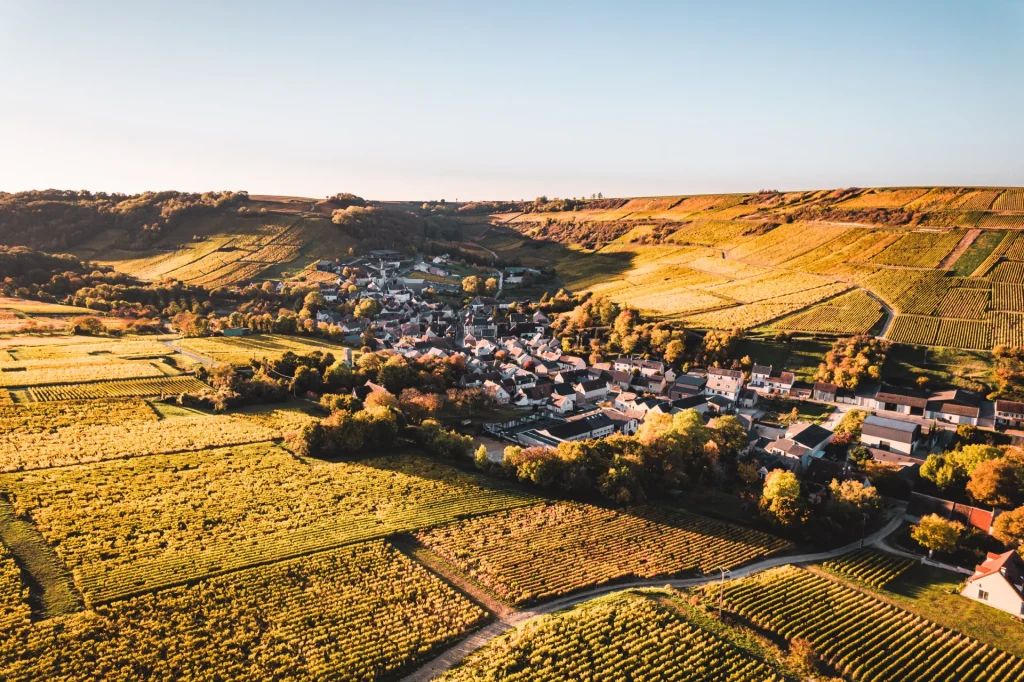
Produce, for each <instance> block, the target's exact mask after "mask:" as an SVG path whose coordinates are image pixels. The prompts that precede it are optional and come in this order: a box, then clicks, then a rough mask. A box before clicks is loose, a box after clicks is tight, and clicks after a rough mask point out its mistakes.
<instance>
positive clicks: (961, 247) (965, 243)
mask: <svg viewBox="0 0 1024 682" xmlns="http://www.w3.org/2000/svg"><path fill="white" fill-rule="evenodd" d="M979 234H981V230H979V229H978V228H974V229H972V230H967V234H965V235H964V238H963V239H961V240H960V243H959V244H957V245H956V246H955V247H954V248H953V250H952V251H950V252H949V253H947V254H946V257H945V258H943V259H942V260H941V261H939V264H938V265H937V266H935V267H936V269H938V270H949V269H950V268H951V267H953V264H955V263H956V262H957V260H959V259H960V256H962V255H963V253H964V251H966V250H967V249H969V248H971V244H973V243H974V240H975V239H977V238H978V235H979Z"/></svg>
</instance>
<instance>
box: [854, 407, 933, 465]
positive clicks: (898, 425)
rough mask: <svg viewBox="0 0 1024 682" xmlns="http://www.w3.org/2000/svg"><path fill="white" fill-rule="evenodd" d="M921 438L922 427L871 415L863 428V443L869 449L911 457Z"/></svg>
mask: <svg viewBox="0 0 1024 682" xmlns="http://www.w3.org/2000/svg"><path fill="white" fill-rule="evenodd" d="M920 438H921V425H920V424H914V423H912V422H905V421H900V420H898V419H889V418H887V417H879V416H877V415H870V416H869V417H867V418H866V419H865V420H864V425H863V426H862V428H861V437H860V440H861V443H863V444H864V445H866V446H868V447H869V448H877V449H879V450H891V451H893V452H899V453H902V454H904V455H911V454H913V452H914V449H915V448H916V447H917V444H918V441H919V439H920Z"/></svg>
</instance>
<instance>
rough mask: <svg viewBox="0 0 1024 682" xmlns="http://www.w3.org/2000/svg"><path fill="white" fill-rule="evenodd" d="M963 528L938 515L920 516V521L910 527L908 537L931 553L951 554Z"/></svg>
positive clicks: (929, 554)
mask: <svg viewBox="0 0 1024 682" xmlns="http://www.w3.org/2000/svg"><path fill="white" fill-rule="evenodd" d="M963 532H964V527H963V525H961V524H960V523H957V522H956V521H947V520H946V519H944V518H942V517H941V516H939V515H938V514H928V515H927V516H922V517H921V521H920V522H919V523H918V524H917V525H916V526H912V527H911V531H910V536H911V537H912V538H914V540H916V541H917V544H919V545H921V546H922V547H924V548H925V549H927V550H928V556H931V555H932V553H933V552H947V553H948V552H952V551H953V550H955V549H956V546H957V543H958V542H959V541H960V534H961V533H963Z"/></svg>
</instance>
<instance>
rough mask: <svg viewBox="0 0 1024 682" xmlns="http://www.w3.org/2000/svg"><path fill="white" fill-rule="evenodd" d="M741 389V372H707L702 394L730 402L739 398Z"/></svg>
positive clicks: (733, 370)
mask: <svg viewBox="0 0 1024 682" xmlns="http://www.w3.org/2000/svg"><path fill="white" fill-rule="evenodd" d="M742 388H743V372H740V371H739V370H735V369H718V368H712V369H709V370H708V382H707V385H706V386H705V387H704V393H706V394H707V395H711V396H721V397H723V398H725V399H727V400H730V401H732V402H736V401H737V400H739V397H740V390H741V389H742Z"/></svg>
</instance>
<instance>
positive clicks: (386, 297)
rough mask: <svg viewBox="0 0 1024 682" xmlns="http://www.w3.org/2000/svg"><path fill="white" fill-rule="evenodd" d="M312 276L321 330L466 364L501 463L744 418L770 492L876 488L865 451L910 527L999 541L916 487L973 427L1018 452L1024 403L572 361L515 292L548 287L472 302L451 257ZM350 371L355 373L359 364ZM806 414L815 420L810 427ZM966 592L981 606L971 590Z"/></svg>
mask: <svg viewBox="0 0 1024 682" xmlns="http://www.w3.org/2000/svg"><path fill="white" fill-rule="evenodd" d="M315 268H316V270H317V271H318V272H322V273H330V274H335V275H337V278H336V280H334V281H326V282H321V284H320V287H321V294H322V295H323V298H324V301H325V302H326V303H327V304H328V306H326V307H325V309H324V310H321V311H320V312H318V313H317V317H316V319H317V321H318V323H320V324H324V325H337V326H338V327H340V328H341V329H342V330H343V333H344V340H345V341H346V342H349V343H351V344H357V345H362V346H367V345H370V344H372V347H373V348H374V349H376V350H385V349H389V350H392V351H394V352H396V353H399V354H401V355H403V356H405V357H406V358H408V359H416V358H418V357H420V356H422V355H433V356H436V357H439V358H447V357H450V356H452V355H460V356H461V357H462V358H463V359H464V361H465V365H466V373H465V376H464V379H463V382H464V385H465V387H466V388H480V389H482V390H483V392H484V393H485V394H486V395H487V396H488V397H489V398H490V400H491V401H492V403H493V404H494V405H495V406H497V407H498V408H501V410H502V411H501V414H503V415H504V416H505V418H503V419H502V420H501V421H497V422H487V423H484V424H482V431H481V432H480V433H479V434H478V436H479V438H480V440H481V441H482V442H484V443H485V444H486V445H487V448H488V456H489V457H490V458H491V459H492V460H493V461H495V462H500V461H501V460H502V458H503V451H504V448H505V447H507V446H508V445H516V446H520V447H524V448H525V447H543V448H557V447H558V446H559V444H561V443H564V442H568V441H583V440H589V439H601V438H605V437H608V436H611V435H613V434H617V433H618V434H624V435H632V434H635V433H636V432H637V430H638V429H639V428H640V426H641V425H642V424H643V423H644V421H645V419H647V418H648V417H650V415H657V414H667V415H674V414H677V413H679V412H682V411H685V410H693V411H694V412H696V413H697V414H699V415H701V418H702V419H703V420H704V421H705V422H706V423H708V424H709V425H712V426H713V425H714V423H715V420H716V419H718V418H719V417H721V416H726V415H729V416H733V417H735V418H736V419H737V420H739V422H740V423H741V424H742V425H743V428H744V429H745V430H746V432H747V435H748V446H747V448H746V449H745V450H744V451H743V453H742V457H743V458H744V460H745V461H748V462H750V463H753V464H755V465H756V467H757V472H758V475H759V476H760V477H761V479H762V480H764V479H765V478H766V477H767V476H768V474H769V473H770V472H772V471H774V470H777V469H784V470H787V471H790V472H793V473H794V474H796V475H797V476H798V477H800V479H801V480H804V481H806V482H808V483H809V484H811V487H812V488H813V487H814V486H815V485H817V487H818V489H819V490H820V491H821V494H822V495H827V488H828V484H829V482H831V481H833V480H838V481H843V480H857V481H859V482H861V483H862V484H864V485H865V486H871V485H872V482H871V480H870V477H869V476H867V475H866V474H865V473H864V470H863V468H862V467H857V466H855V465H854V464H853V462H852V461H851V459H850V450H851V449H852V446H853V445H859V446H861V447H862V452H863V449H866V451H867V453H869V455H870V458H871V460H872V461H873V462H875V463H877V464H880V465H884V467H885V468H886V470H887V471H893V472H898V473H899V474H900V475H902V476H903V479H904V480H905V481H907V482H908V486H909V487H910V488H912V489H911V490H910V491H909V496H908V498H909V499H907V500H906V504H905V519H906V520H907V521H908V522H917V521H918V520H919V519H920V518H921V517H922V516H924V515H928V514H939V515H940V516H942V517H943V518H945V519H948V520H950V521H956V522H959V523H962V524H964V525H965V526H968V527H972V528H976V529H978V530H979V531H981V532H983V533H991V531H992V528H993V524H994V522H995V520H996V518H998V516H999V514H1000V513H1001V512H1002V511H1003V510H1001V509H998V508H992V507H988V508H984V507H979V506H975V505H972V504H970V503H968V502H967V501H965V500H961V499H947V498H946V497H944V496H943V495H942V494H941V493H940V492H939V491H938V490H937V489H935V487H934V486H927V485H925V486H923V487H922V486H920V485H916V486H915V485H914V484H913V483H912V482H918V483H920V482H921V481H922V479H921V478H920V477H919V476H918V475H917V474H918V471H919V469H920V467H921V466H922V465H923V464H924V463H925V461H926V458H927V457H928V455H929V454H941V453H943V452H944V451H946V450H948V449H950V447H951V444H952V443H953V442H954V441H955V440H956V439H957V437H958V433H959V434H963V433H965V431H964V429H966V433H975V432H979V431H994V432H998V433H999V435H1000V436H1002V437H1003V438H1004V439H1005V440H1006V442H1009V438H1010V437H1011V436H1010V434H1014V433H1018V432H1016V429H1018V428H1020V427H1021V426H1022V424H1024V403H1018V402H1011V401H1006V400H996V401H989V400H986V399H984V398H983V397H982V396H981V395H979V394H976V393H972V392H970V391H965V390H963V389H958V388H949V389H942V388H938V389H926V388H918V387H915V388H906V387H899V386H894V385H889V384H887V383H885V382H884V381H882V382H879V383H875V384H870V383H869V384H864V385H861V386H860V387H858V389H857V390H849V389H844V388H841V387H839V386H837V385H835V384H831V383H824V382H817V383H813V384H812V383H804V382H800V381H797V380H796V376H795V374H794V373H793V372H791V371H787V370H786V369H785V368H778V367H773V366H771V365H760V364H757V363H756V358H755V359H754V363H753V364H752V366H751V367H750V368H749V369H748V370H742V369H732V368H729V369H726V368H718V367H706V368H700V367H689V368H687V371H686V372H683V371H681V370H680V369H678V368H677V367H673V366H672V365H671V364H670V363H667V362H665V361H664V360H662V359H658V358H653V357H631V356H619V357H616V358H615V359H610V360H608V361H604V362H588V360H586V359H585V358H583V357H581V356H579V355H573V354H571V353H568V352H565V350H564V349H563V346H562V344H561V343H560V342H559V340H558V339H557V338H556V337H555V335H554V334H553V333H552V329H551V323H552V319H551V318H550V317H549V315H547V314H545V313H544V312H542V311H541V310H539V309H536V310H533V312H525V311H526V310H528V309H530V308H532V307H533V306H531V305H530V301H529V300H528V299H527V300H519V301H517V300H516V298H515V296H514V293H515V289H516V288H517V287H519V286H521V285H522V284H523V282H524V279H526V281H527V282H528V281H529V279H530V278H532V277H537V276H539V275H540V274H541V273H540V272H538V271H536V270H532V269H529V268H508V269H506V270H504V271H500V270H499V271H495V272H493V273H487V274H493V280H492V281H491V290H490V292H485V291H484V286H483V278H482V277H481V286H480V287H479V289H478V290H479V291H480V294H481V295H470V291H468V290H466V289H464V287H463V285H462V280H460V279H459V277H460V276H462V275H465V274H466V272H467V270H466V269H462V270H461V271H460V270H459V269H458V266H457V265H456V264H455V263H453V262H451V259H450V258H449V257H448V256H447V255H443V256H435V257H423V256H417V257H409V256H408V255H405V254H400V253H398V252H395V251H387V250H380V251H371V252H369V253H368V254H367V255H366V256H364V257H359V258H354V259H350V260H349V261H348V262H345V263H340V262H336V261H326V260H322V261H319V262H317V263H316V264H315ZM469 272H472V271H471V270H470V271H469ZM485 293H490V294H492V295H482V294H485ZM432 294H440V295H442V296H443V297H445V298H446V299H447V302H445V301H442V300H439V297H438V296H435V295H432ZM463 297H464V298H463ZM346 298H350V299H353V300H355V299H358V300H359V301H365V300H372V301H374V302H375V304H376V310H375V311H373V312H372V314H365V315H361V316H358V317H357V316H355V315H347V316H342V315H339V314H338V313H336V312H332V311H330V309H329V307H330V304H333V303H336V302H337V301H339V300H345V299H346ZM428 299H432V300H428ZM346 359H347V360H348V361H350V362H351V359H352V358H351V355H350V354H346ZM376 390H383V389H382V388H381V387H379V386H375V385H374V386H368V387H365V388H361V389H359V390H358V391H357V393H362V394H364V395H361V396H360V397H365V394H366V393H369V392H371V391H376ZM780 406H781V407H780ZM805 411H807V412H809V413H811V414H814V415H816V418H813V419H806V418H801V413H803V412H805ZM851 412H853V413H859V415H860V419H861V420H862V422H860V420H858V422H860V424H859V438H858V439H857V440H858V441H859V443H850V442H849V441H848V439H845V438H838V439H837V438H836V428H837V427H838V426H839V425H840V424H841V423H843V420H844V418H845V417H846V415H847V414H849V413H851ZM466 421H467V423H468V422H469V420H466ZM1007 432H1008V433H1007ZM1013 438H1017V436H1013ZM1010 554H1012V553H1008V554H1006V555H999V556H992V557H990V558H989V561H988V562H987V563H986V565H985V566H979V568H978V573H979V575H980V574H982V573H984V574H990V573H991V572H992V570H991V569H992V566H990V565H989V564H991V563H992V562H1003V563H1006V562H1009V563H1014V562H1015V561H1017V560H1016V559H1014V558H1013V557H1012V556H1010ZM992 565H994V564H992ZM1000 565H1001V564H1000ZM1011 570H1017V569H1011ZM1004 572H1005V571H1004ZM968 592H970V594H968ZM982 592H984V593H985V594H987V592H985V591H984V590H983V591H982ZM1020 592H1021V591H1020V590H1016V592H1014V594H1017V598H1016V599H1017V600H1018V601H1020V603H1017V601H1015V600H1014V599H1010V601H1011V602H1013V603H1011V604H1010V605H1009V606H1008V607H1006V608H1005V609H1004V610H1010V611H1011V612H1015V613H1024V611H1022V609H1024V597H1022V596H1021V594H1020ZM964 594H965V596H969V597H971V598H975V599H977V598H978V596H977V594H978V593H977V592H976V591H975V590H974V589H973V588H971V587H969V588H968V589H966V590H965V592H964ZM972 595H973V596H972Z"/></svg>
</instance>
